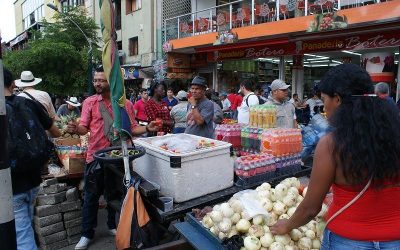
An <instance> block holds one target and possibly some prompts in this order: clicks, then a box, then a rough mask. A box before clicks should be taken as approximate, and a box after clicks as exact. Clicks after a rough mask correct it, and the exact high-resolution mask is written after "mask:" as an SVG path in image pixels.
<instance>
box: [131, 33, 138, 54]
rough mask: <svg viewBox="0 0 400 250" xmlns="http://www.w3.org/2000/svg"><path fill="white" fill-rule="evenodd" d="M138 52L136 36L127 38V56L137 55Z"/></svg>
mask: <svg viewBox="0 0 400 250" xmlns="http://www.w3.org/2000/svg"><path fill="white" fill-rule="evenodd" d="M138 54H139V41H138V37H137V36H136V37H132V38H129V56H137V55H138Z"/></svg>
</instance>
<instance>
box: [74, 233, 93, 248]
mask: <svg viewBox="0 0 400 250" xmlns="http://www.w3.org/2000/svg"><path fill="white" fill-rule="evenodd" d="M91 241H92V240H91V239H89V238H86V237H83V236H82V237H81V239H80V240H79V242H78V244H76V246H75V250H85V249H87V247H88V245H89V243H90V242H91Z"/></svg>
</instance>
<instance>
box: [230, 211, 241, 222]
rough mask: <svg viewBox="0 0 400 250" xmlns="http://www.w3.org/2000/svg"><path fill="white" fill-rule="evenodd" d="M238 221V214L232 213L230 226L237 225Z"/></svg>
mask: <svg viewBox="0 0 400 250" xmlns="http://www.w3.org/2000/svg"><path fill="white" fill-rule="evenodd" d="M239 220H240V214H238V213H234V214H233V215H232V217H231V221H232V224H236V223H238V221H239Z"/></svg>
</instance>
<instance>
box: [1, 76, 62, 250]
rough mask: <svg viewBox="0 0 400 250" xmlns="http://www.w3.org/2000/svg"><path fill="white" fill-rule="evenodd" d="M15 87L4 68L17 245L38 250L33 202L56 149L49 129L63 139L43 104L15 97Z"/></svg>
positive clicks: (11, 77) (12, 79)
mask: <svg viewBox="0 0 400 250" xmlns="http://www.w3.org/2000/svg"><path fill="white" fill-rule="evenodd" d="M14 87H15V84H14V78H13V76H12V74H11V72H10V71H8V70H7V69H4V95H5V98H6V115H7V121H8V125H7V126H8V128H7V129H8V130H7V146H8V151H9V159H8V164H9V165H10V169H11V181H12V188H13V207H14V216H15V230H16V233H17V246H18V249H24V250H25V249H27V250H31V249H32V250H35V249H37V247H36V244H35V238H34V232H33V228H32V219H33V203H34V201H35V199H36V196H37V193H38V191H39V184H40V183H41V181H42V179H41V172H42V168H43V167H44V166H45V164H46V163H47V162H48V160H49V158H50V154H51V149H52V146H51V142H49V141H48V137H47V135H46V131H45V130H48V132H49V134H50V135H51V136H53V137H59V136H61V132H60V130H59V129H58V128H57V126H56V125H55V124H54V122H53V120H52V119H51V118H50V117H49V116H48V114H47V113H46V112H45V111H44V109H43V108H42V106H41V104H40V103H39V102H36V101H33V100H29V99H27V98H23V97H19V96H15V95H13V89H14Z"/></svg>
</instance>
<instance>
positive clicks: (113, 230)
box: [108, 228, 117, 236]
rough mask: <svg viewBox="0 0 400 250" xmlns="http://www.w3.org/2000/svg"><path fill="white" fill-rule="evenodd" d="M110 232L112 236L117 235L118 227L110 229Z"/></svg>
mask: <svg viewBox="0 0 400 250" xmlns="http://www.w3.org/2000/svg"><path fill="white" fill-rule="evenodd" d="M108 234H109V235H111V236H115V235H117V229H115V228H114V229H108Z"/></svg>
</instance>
